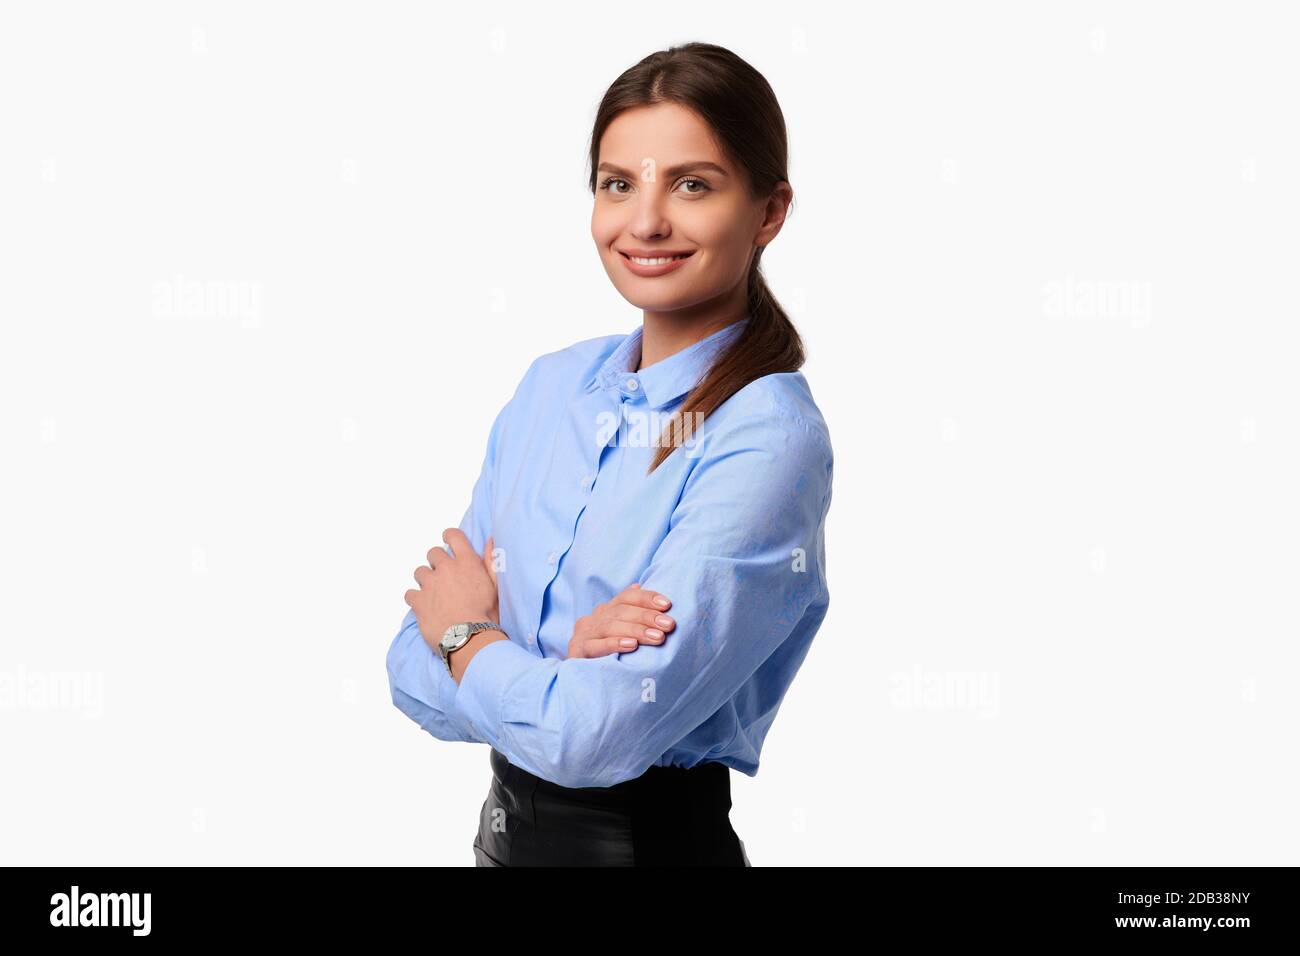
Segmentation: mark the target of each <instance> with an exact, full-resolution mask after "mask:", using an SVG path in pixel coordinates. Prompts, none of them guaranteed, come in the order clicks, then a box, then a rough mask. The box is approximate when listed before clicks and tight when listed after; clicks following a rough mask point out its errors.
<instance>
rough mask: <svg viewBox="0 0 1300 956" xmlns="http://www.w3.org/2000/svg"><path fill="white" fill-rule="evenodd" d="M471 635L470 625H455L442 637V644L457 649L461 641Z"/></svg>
mask: <svg viewBox="0 0 1300 956" xmlns="http://www.w3.org/2000/svg"><path fill="white" fill-rule="evenodd" d="M468 634H469V625H468V624H453V625H452V626H451V627H449V628H447V632H446V633H445V634H443V635H442V643H443V644H444V645H447V646H449V647H452V648H455V647H457V646H458V645H459V644H460V642H461V641H463V640H465V638H466V636H468Z"/></svg>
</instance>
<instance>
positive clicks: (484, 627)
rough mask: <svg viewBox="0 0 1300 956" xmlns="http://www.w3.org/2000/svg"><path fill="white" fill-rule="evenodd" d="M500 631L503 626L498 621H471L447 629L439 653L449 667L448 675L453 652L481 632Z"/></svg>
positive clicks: (439, 646) (440, 642)
mask: <svg viewBox="0 0 1300 956" xmlns="http://www.w3.org/2000/svg"><path fill="white" fill-rule="evenodd" d="M500 630H501V625H500V624H498V623H497V622H496V621H470V622H468V623H466V624H453V625H452V626H451V627H449V628H447V630H445V631H444V632H443V634H442V640H440V641H439V642H438V653H439V654H441V655H442V662H443V663H444V664H446V665H447V673H448V674H450V673H451V652H452V651H454V650H456V649H457V648H460V647H464V646H465V644H466V643H467V642H468V641H469V639H470V638H471V637H473V636H474V635H475V634H477V633H478V632H479V631H500ZM502 633H504V632H502Z"/></svg>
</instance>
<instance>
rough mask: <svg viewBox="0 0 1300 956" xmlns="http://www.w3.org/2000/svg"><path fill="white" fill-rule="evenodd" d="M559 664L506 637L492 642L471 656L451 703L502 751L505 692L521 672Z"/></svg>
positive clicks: (507, 715) (505, 718) (550, 668)
mask: <svg viewBox="0 0 1300 956" xmlns="http://www.w3.org/2000/svg"><path fill="white" fill-rule="evenodd" d="M558 664H559V661H558V660H554V659H551V660H547V659H545V658H540V657H537V656H536V655H535V654H531V653H529V652H528V651H526V650H524V649H523V648H522V647H520V646H519V645H518V644H516V643H515V642H514V641H512V640H510V639H509V638H506V639H505V640H503V641H492V642H490V643H488V644H485V645H484V646H483V647H480V648H479V649H478V651H477V652H476V653H475V654H474V656H473V657H472V658H471V659H470V662H469V666H468V667H467V668H465V673H464V675H462V677H461V679H460V686H459V688H458V689H457V690H456V696H455V697H454V698H453V700H452V706H453V707H454V708H455V710H456V712H457V713H458V714H459V715H460V716H461V717H462V718H463V719H464V720H466V721H468V722H469V724H470V725H471V726H472V727H473V728H474V729H475V730H477V731H478V732H479V733H480V734H482V735H483V736H484V737H486V738H487V742H488V743H490V744H491V745H492V746H493V747H495V748H496V749H497V750H500V751H503V752H504V749H505V747H506V745H505V744H504V742H503V741H502V739H501V737H502V734H503V733H504V729H505V723H506V721H507V720H508V719H509V717H510V715H509V714H507V713H506V712H505V701H506V691H507V690H509V688H510V685H511V684H513V683H514V682H515V680H516V679H517V678H519V677H522V676H523V675H524V674H526V673H529V672H530V671H535V669H537V668H544V669H547V670H553V669H554V668H555V667H556V666H557V665H558Z"/></svg>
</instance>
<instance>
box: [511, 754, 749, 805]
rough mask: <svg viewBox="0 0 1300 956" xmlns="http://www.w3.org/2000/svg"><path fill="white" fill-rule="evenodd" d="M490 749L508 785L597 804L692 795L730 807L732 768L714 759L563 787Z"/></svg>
mask: <svg viewBox="0 0 1300 956" xmlns="http://www.w3.org/2000/svg"><path fill="white" fill-rule="evenodd" d="M491 750H492V755H491V761H492V773H493V774H494V775H495V776H496V778H497V780H499V781H501V783H502V785H503V786H506V787H508V788H509V787H512V786H516V787H517V786H520V785H525V786H528V787H530V788H532V789H534V790H535V791H536V792H540V793H546V794H550V795H552V796H555V797H557V798H560V799H566V800H571V801H572V802H574V803H591V804H597V805H609V806H619V805H627V804H629V803H631V802H632V801H637V802H641V801H645V800H650V799H655V798H656V797H665V798H670V797H678V798H681V797H690V798H691V799H692V800H693V801H698V800H700V799H711V800H712V801H714V802H717V803H718V804H720V805H725V807H726V808H727V809H730V807H731V768H730V767H728V766H727V765H726V764H723V763H718V762H717V761H714V760H706V761H704V762H702V763H698V764H696V765H695V766H693V767H675V766H668V767H650V768H648V769H647V770H646V771H645V773H643V774H641V776H639V777H636V778H635V779H632V780H624V781H622V782H620V783H616V784H614V785H613V786H611V787H562V786H560V785H559V784H557V783H552V782H551V781H549V780H546V779H543V778H542V777H538V776H537V775H535V774H532V773H529V772H528V771H527V770H525V769H523V768H522V767H518V766H516V765H514V764H512V763H510V761H509V760H508V759H507V758H506V756H505V754H503V753H501V752H500V751H499V750H497V749H496V748H495V747H493V748H491Z"/></svg>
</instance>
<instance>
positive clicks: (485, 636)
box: [447, 618, 510, 685]
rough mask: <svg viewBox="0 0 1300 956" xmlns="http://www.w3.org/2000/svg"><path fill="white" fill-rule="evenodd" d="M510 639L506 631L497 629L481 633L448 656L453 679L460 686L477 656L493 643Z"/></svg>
mask: <svg viewBox="0 0 1300 956" xmlns="http://www.w3.org/2000/svg"><path fill="white" fill-rule="evenodd" d="M484 620H496V618H484ZM509 639H510V638H508V637H507V636H506V634H505V632H504V631H500V630H497V629H496V628H491V629H488V630H482V631H479V632H478V633H477V634H475V635H474V636H473V637H471V638H470V639H469V640H468V641H466V642H465V643H464V644H462V645H461V646H460V647H458V648H456V649H455V650H454V651H452V652H451V653H450V654H448V655H447V662H448V664H450V665H451V679H452V680H454V681H455V682H456V684H457V685H459V684H460V682H461V680H462V679H463V678H464V676H465V671H466V670H468V669H469V662H470V661H471V660H472V659H473V657H474V655H475V654H477V653H478V652H479V651H480V650H482V649H483V648H484V647H486V646H487V645H488V644H491V643H492V642H493V641H508V640H509Z"/></svg>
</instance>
